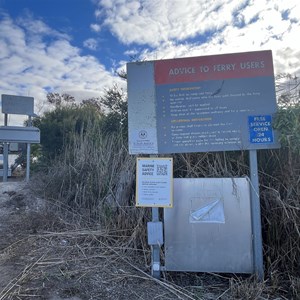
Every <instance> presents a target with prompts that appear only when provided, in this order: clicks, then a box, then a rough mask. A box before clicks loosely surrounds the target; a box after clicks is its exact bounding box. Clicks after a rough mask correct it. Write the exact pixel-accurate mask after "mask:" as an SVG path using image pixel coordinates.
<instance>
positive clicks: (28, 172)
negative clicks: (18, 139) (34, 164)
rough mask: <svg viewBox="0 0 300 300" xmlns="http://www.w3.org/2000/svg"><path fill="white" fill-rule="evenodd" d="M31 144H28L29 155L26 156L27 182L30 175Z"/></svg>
mask: <svg viewBox="0 0 300 300" xmlns="http://www.w3.org/2000/svg"><path fill="white" fill-rule="evenodd" d="M30 150H31V149H30V144H27V157H26V182H29V175H30Z"/></svg>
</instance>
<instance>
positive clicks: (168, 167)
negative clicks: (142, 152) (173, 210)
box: [135, 157, 173, 207]
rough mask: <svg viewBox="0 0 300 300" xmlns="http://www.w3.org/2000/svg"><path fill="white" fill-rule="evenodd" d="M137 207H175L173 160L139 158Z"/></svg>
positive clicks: (137, 168)
mask: <svg viewBox="0 0 300 300" xmlns="http://www.w3.org/2000/svg"><path fill="white" fill-rule="evenodd" d="M135 198H136V206H140V207H172V206H173V158H165V157H164V158H156V157H155V158H145V157H143V158H137V161H136V197H135Z"/></svg>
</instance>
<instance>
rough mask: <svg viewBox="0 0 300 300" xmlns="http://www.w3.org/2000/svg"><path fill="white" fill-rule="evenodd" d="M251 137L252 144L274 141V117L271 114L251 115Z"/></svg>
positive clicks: (249, 120)
mask: <svg viewBox="0 0 300 300" xmlns="http://www.w3.org/2000/svg"><path fill="white" fill-rule="evenodd" d="M248 126H249V137H250V143H251V144H271V143H273V139H274V138H273V128H272V117H271V116H270V115H263V116H249V117H248Z"/></svg>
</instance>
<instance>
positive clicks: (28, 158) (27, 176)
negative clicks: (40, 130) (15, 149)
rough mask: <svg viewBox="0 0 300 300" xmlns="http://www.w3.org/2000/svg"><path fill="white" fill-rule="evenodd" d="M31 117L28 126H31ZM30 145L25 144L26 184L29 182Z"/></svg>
mask: <svg viewBox="0 0 300 300" xmlns="http://www.w3.org/2000/svg"><path fill="white" fill-rule="evenodd" d="M31 125H32V122H31V116H28V126H31ZM30 150H31V149H30V144H29V143H28V144H27V157H26V182H29V176H30Z"/></svg>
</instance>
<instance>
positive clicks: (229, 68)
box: [127, 51, 279, 154]
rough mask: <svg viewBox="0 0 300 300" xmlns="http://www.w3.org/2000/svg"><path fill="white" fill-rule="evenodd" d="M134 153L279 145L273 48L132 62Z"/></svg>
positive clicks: (130, 90) (130, 99)
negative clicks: (273, 122) (275, 124)
mask: <svg viewBox="0 0 300 300" xmlns="http://www.w3.org/2000/svg"><path fill="white" fill-rule="evenodd" d="M127 76H128V114H129V122H128V125H129V152H130V153H131V154H140V153H144V154H160V153H185V152H207V151H230V150H251V149H253V150H254V149H267V148H278V147H279V143H278V141H277V134H276V132H274V130H273V128H272V117H273V115H274V113H275V112H276V111H277V105H276V94H275V84H274V70H273V60H272V52H271V51H257V52H246V53H234V54H223V55H213V56H200V57H188V58H179V59H168V60H159V61H145V62H139V63H128V64H127Z"/></svg>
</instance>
